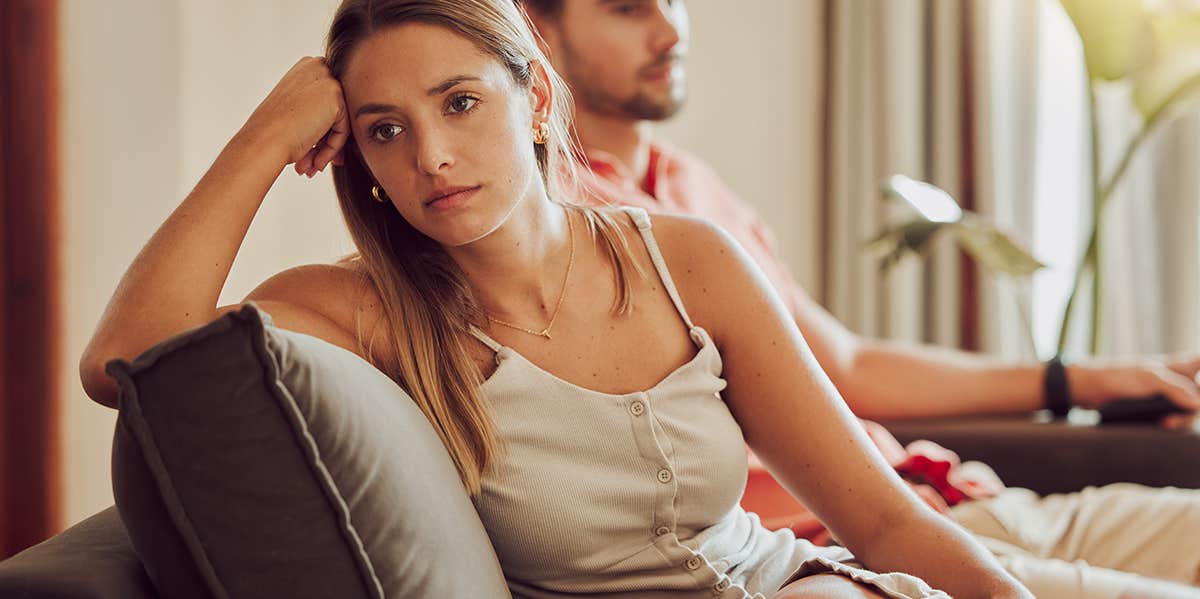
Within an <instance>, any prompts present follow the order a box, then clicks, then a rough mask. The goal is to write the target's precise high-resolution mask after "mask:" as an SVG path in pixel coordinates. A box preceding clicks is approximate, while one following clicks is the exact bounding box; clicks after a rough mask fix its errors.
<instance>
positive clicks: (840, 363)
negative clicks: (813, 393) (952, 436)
mask: <svg viewBox="0 0 1200 599" xmlns="http://www.w3.org/2000/svg"><path fill="white" fill-rule="evenodd" d="M794 296H795V297H794V300H793V311H794V316H795V319H796V324H797V325H799V327H800V330H801V331H802V332H803V334H804V338H805V339H806V340H807V341H808V343H809V345H810V346H811V347H812V350H813V353H814V354H815V355H816V357H817V360H818V361H819V362H820V364H821V366H822V368H824V369H825V372H826V373H828V374H829V378H830V379H832V380H833V383H834V384H835V385H836V386H837V388H838V390H839V391H840V392H841V394H842V397H843V398H844V399H845V400H846V403H847V404H849V405H850V408H851V409H852V410H854V413H855V414H857V415H858V416H860V417H862V418H872V419H902V418H921V417H928V416H960V415H966V414H1002V413H1020V412H1030V411H1033V410H1037V409H1040V408H1042V407H1043V406H1044V405H1045V403H1044V398H1043V393H1042V381H1043V376H1044V374H1045V365H1044V364H1042V363H1039V362H1012V361H1005V360H1001V359H998V358H995V357H991V356H987V355H984V354H976V353H968V352H963V351H958V350H953V349H947V348H942V347H937V346H931V345H918V344H912V343H900V342H894V341H883V340H876V339H869V338H865V337H862V336H859V335H856V334H855V333H853V332H852V331H850V330H849V329H847V328H846V327H845V326H844V325H842V323H841V322H838V320H837V319H836V318H834V317H833V315H831V314H829V312H827V311H825V309H824V308H822V307H821V306H820V305H819V304H817V303H816V302H815V301H813V299H812V298H810V297H809V296H808V294H806V293H804V292H803V291H802V290H799V289H797V291H796V293H795V294H794ZM1197 377H1200V358H1197V357H1195V356H1191V357H1188V358H1180V359H1175V360H1156V359H1150V358H1143V359H1139V360H1127V361H1108V362H1105V361H1088V362H1080V363H1078V364H1073V365H1070V366H1068V367H1067V380H1068V384H1069V386H1070V389H1071V396H1072V399H1073V401H1074V403H1075V404H1076V405H1080V406H1083V407H1089V408H1097V407H1100V406H1102V405H1103V404H1104V403H1106V402H1108V401H1111V400H1113V399H1120V398H1127V397H1148V396H1151V395H1154V394H1157V393H1163V394H1165V395H1167V396H1168V397H1169V398H1171V400H1172V401H1174V402H1175V403H1177V404H1179V405H1182V406H1184V407H1187V408H1189V409H1191V410H1193V411H1195V410H1197V409H1198V408H1200V381H1197V380H1196V379H1197Z"/></svg>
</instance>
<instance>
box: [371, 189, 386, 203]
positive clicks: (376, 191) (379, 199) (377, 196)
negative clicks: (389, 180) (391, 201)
mask: <svg viewBox="0 0 1200 599" xmlns="http://www.w3.org/2000/svg"><path fill="white" fill-rule="evenodd" d="M371 195H372V196H375V201H376V202H379V203H380V204H386V203H387V192H384V193H383V194H382V197H381V196H380V193H379V186H378V185H372V186H371Z"/></svg>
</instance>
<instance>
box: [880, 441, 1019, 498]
mask: <svg viewBox="0 0 1200 599" xmlns="http://www.w3.org/2000/svg"><path fill="white" fill-rule="evenodd" d="M906 451H907V453H908V457H907V458H906V459H905V460H904V461H903V462H901V463H900V464H897V465H896V472H899V473H900V476H901V477H902V478H904V480H907V481H909V482H911V483H916V484H926V485H929V486H931V487H933V488H934V489H936V490H937V492H938V494H939V495H941V496H942V499H945V500H946V504H947V505H950V506H954V505H957V504H959V503H962V502H963V501H966V500H968V499H983V498H985V497H991V496H993V495H995V494H996V493H999V492H1000V490H1001V489H1003V488H1004V484H1003V483H1001V482H1000V479H998V478H996V477H994V476H986V475H985V474H984V473H971V472H968V471H966V470H964V469H963V468H962V463H961V462H960V461H959V458H958V454H956V453H954V452H953V451H950V450H949V449H946V448H945V447H942V446H941V445H938V444H937V443H934V442H933V441H924V440H922V441H913V442H912V443H909V444H908V447H907V448H906Z"/></svg>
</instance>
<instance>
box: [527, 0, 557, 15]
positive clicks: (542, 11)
mask: <svg viewBox="0 0 1200 599" xmlns="http://www.w3.org/2000/svg"><path fill="white" fill-rule="evenodd" d="M516 2H517V6H521V5H524V6H526V7H527V8H526V10H530V11H533V12H536V13H538V14H539V15H542V16H543V17H551V18H553V17H557V16H558V15H559V14H560V13H562V9H563V0H516Z"/></svg>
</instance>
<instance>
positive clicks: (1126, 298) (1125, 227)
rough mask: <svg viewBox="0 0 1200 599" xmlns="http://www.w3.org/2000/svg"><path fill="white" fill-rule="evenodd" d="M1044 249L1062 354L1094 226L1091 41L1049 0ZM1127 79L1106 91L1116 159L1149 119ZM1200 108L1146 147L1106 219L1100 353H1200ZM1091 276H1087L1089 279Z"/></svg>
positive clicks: (1040, 204)
mask: <svg viewBox="0 0 1200 599" xmlns="http://www.w3.org/2000/svg"><path fill="white" fill-rule="evenodd" d="M1038 8H1039V13H1040V18H1041V21H1042V22H1043V24H1044V27H1043V28H1042V31H1041V36H1040V37H1041V40H1042V44H1041V50H1040V51H1039V54H1038V60H1039V64H1040V76H1039V81H1040V82H1041V83H1040V86H1041V87H1040V91H1039V94H1038V107H1039V113H1040V118H1039V119H1038V128H1037V138H1038V144H1037V154H1036V155H1037V167H1036V178H1037V185H1036V194H1035V198H1036V201H1037V207H1036V218H1035V223H1034V230H1035V235H1034V237H1035V243H1034V250H1035V253H1036V254H1037V255H1038V257H1039V258H1041V259H1042V261H1043V262H1046V263H1048V264H1050V265H1051V268H1050V269H1048V270H1046V271H1044V272H1042V273H1039V275H1038V276H1037V277H1036V279H1035V283H1034V290H1033V304H1034V313H1035V319H1034V320H1035V329H1036V336H1037V341H1038V348H1039V350H1040V352H1041V353H1042V355H1043V356H1048V355H1050V354H1052V353H1053V352H1054V347H1055V343H1056V341H1057V335H1058V330H1059V323H1060V322H1061V318H1062V310H1063V308H1064V306H1065V303H1066V298H1067V294H1068V293H1069V289H1070V285H1071V282H1072V281H1071V276H1072V274H1073V272H1074V268H1075V265H1076V264H1077V263H1078V261H1079V257H1080V255H1081V253H1082V248H1083V244H1084V243H1085V242H1086V235H1087V233H1088V231H1089V227H1090V225H1091V211H1090V203H1089V202H1088V200H1087V197H1086V195H1085V194H1086V193H1087V190H1088V189H1089V182H1088V181H1089V177H1090V160H1089V157H1088V152H1089V151H1090V150H1089V148H1088V146H1087V143H1088V141H1089V137H1090V133H1089V131H1088V124H1087V121H1088V115H1087V104H1086V103H1087V99H1086V95H1085V94H1086V91H1085V90H1086V87H1085V86H1086V85H1087V82H1086V75H1085V73H1084V70H1083V58H1082V49H1081V48H1080V45H1079V40H1078V38H1077V36H1076V34H1075V31H1074V29H1072V26H1071V23H1070V20H1069V19H1068V18H1067V16H1066V14H1065V13H1064V12H1063V10H1062V8H1061V6H1060V5H1059V4H1058V2H1057V1H1055V0H1042V1H1041V3H1040V6H1039V7H1038ZM1128 94H1129V90H1128V89H1127V88H1124V87H1122V86H1120V85H1105V86H1102V87H1101V88H1100V89H1099V92H1098V98H1097V99H1098V102H1099V123H1100V134H1099V139H1100V141H1101V147H1100V150H1101V151H1100V154H1101V162H1102V164H1103V166H1102V168H1103V170H1104V173H1105V176H1106V177H1107V175H1108V173H1111V172H1112V169H1113V168H1115V167H1116V162H1117V161H1119V160H1120V157H1121V154H1122V153H1123V151H1124V148H1125V146H1126V144H1128V143H1129V141H1130V140H1131V139H1132V138H1133V136H1134V135H1136V133H1137V131H1138V129H1139V128H1140V126H1141V120H1140V119H1141V117H1140V116H1139V115H1138V114H1137V113H1136V112H1135V111H1133V109H1132V108H1131V107H1130V105H1129V101H1128ZM1198 163H1200V108H1197V105H1196V104H1192V105H1191V108H1190V109H1185V110H1183V111H1181V112H1180V113H1179V115H1178V116H1177V117H1176V118H1175V119H1173V120H1171V121H1170V122H1169V123H1167V124H1166V126H1164V127H1162V128H1160V129H1159V130H1158V131H1157V132H1155V133H1154V134H1153V135H1152V137H1151V138H1150V139H1149V140H1148V141H1147V142H1146V143H1145V144H1143V146H1142V147H1141V149H1140V150H1139V153H1138V155H1137V156H1136V158H1135V159H1134V162H1133V163H1132V164H1131V166H1130V169H1129V171H1128V173H1127V174H1126V177H1125V179H1124V182H1123V183H1122V185H1121V186H1120V187H1119V188H1118V189H1117V190H1116V192H1115V193H1114V195H1113V197H1112V199H1111V200H1110V202H1109V205H1108V207H1107V209H1106V212H1105V214H1104V215H1103V216H1102V221H1101V231H1102V234H1101V238H1100V254H1101V256H1100V260H1101V270H1102V272H1103V277H1102V279H1101V281H1102V283H1101V284H1102V290H1101V295H1102V301H1101V314H1100V319H1099V320H1100V331H1099V335H1098V342H1099V343H1098V352H1099V353H1100V354H1101V355H1110V356H1127V355H1135V354H1136V355H1142V354H1154V353H1160V352H1176V351H1193V352H1194V351H1198V350H1200V307H1198V306H1200V304H1198V303H1197V299H1198V298H1200V243H1198V242H1197V238H1198V237H1200V176H1198V175H1197V174H1196V168H1195V165H1196V164H1198ZM1087 283H1089V281H1087V280H1085V284H1087ZM1089 298H1090V294H1088V293H1086V288H1085V289H1084V292H1083V293H1082V299H1081V303H1080V304H1079V308H1078V313H1077V316H1075V317H1074V318H1075V322H1074V324H1073V326H1072V331H1071V335H1070V343H1069V345H1068V351H1069V352H1071V353H1073V354H1081V353H1084V352H1086V351H1087V344H1086V341H1085V336H1084V334H1083V333H1085V332H1086V330H1087V329H1086V327H1087V326H1089V325H1090V322H1091V312H1092V309H1093V307H1092V306H1091V305H1090V303H1089V302H1088V301H1087V300H1088V299H1089Z"/></svg>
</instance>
